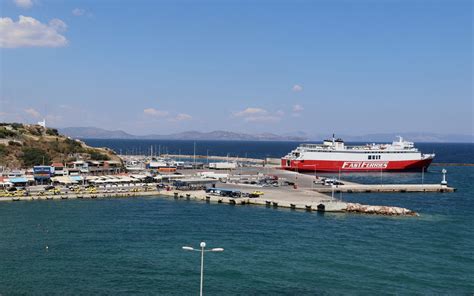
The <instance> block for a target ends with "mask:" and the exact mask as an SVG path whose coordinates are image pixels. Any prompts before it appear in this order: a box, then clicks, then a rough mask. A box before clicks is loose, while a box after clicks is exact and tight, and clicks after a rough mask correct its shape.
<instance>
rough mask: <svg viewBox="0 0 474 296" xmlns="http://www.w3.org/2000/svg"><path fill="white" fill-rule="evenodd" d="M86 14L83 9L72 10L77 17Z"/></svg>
mask: <svg viewBox="0 0 474 296" xmlns="http://www.w3.org/2000/svg"><path fill="white" fill-rule="evenodd" d="M85 13H86V10H85V9H83V8H74V9H73V10H72V14H74V15H75V16H82V15H84V14H85Z"/></svg>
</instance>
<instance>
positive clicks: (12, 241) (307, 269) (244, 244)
mask: <svg viewBox="0 0 474 296" xmlns="http://www.w3.org/2000/svg"><path fill="white" fill-rule="evenodd" d="M440 169H441V168H440V167H433V168H432V169H430V171H428V172H426V173H425V174H424V176H423V177H424V180H425V181H426V182H430V183H433V182H439V181H440V178H441V174H440V172H439V170H440ZM447 169H448V181H449V183H450V185H451V186H454V187H456V188H457V189H458V190H457V191H456V192H454V193H404V194H374V193H372V194H369V193H364V194H344V195H342V196H338V197H340V198H342V199H343V200H346V201H354V202H361V203H367V204H378V205H395V206H402V207H406V208H410V209H413V210H415V211H417V212H419V213H420V216H419V217H384V216H369V215H358V214H327V213H326V214H317V213H308V212H303V211H292V210H289V209H273V208H265V207H257V206H230V205H221V204H208V203H204V202H197V201H185V200H174V199H168V198H165V197H138V198H128V199H118V198H108V199H95V200H55V201H51V200H44V201H29V202H1V203H0V294H1V295H25V294H34V295H70V294H77V295H91V294H101V295H120V294H154V295H197V294H198V293H199V272H200V257H199V253H197V252H189V251H183V250H182V249H181V247H182V246H184V245H191V246H194V247H197V246H198V244H199V242H200V241H206V242H207V244H208V246H209V247H223V248H224V249H225V251H224V252H222V253H207V254H206V255H205V282H204V286H205V290H204V292H205V294H207V295H321V294H322V295H334V294H336V295H341V294H358V295H366V294H377V295H381V294H426V295H433V294H438V295H440V294H443V295H444V294H452V295H470V294H472V293H473V292H474V281H473V274H474V252H473V249H474V248H473V246H474V234H473V224H474V223H473V221H474V215H473V208H474V185H473V180H474V168H473V167H448V168H447ZM345 178H355V179H357V180H359V181H367V182H369V181H372V182H377V181H374V180H375V179H378V178H379V176H378V175H377V174H375V175H371V174H366V175H360V174H354V175H346V176H345ZM420 178H421V174H420V173H410V174H386V175H384V176H383V180H382V182H389V181H390V182H397V181H398V182H401V181H403V182H418V181H419V180H420Z"/></svg>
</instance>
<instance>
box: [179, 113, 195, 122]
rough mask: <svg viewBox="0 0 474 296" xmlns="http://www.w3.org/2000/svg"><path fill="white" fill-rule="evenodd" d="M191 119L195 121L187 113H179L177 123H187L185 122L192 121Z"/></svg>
mask: <svg viewBox="0 0 474 296" xmlns="http://www.w3.org/2000/svg"><path fill="white" fill-rule="evenodd" d="M191 119H193V117H192V116H191V115H189V114H186V113H179V114H178V115H176V117H175V120H176V121H185V120H191Z"/></svg>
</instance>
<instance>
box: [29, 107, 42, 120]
mask: <svg viewBox="0 0 474 296" xmlns="http://www.w3.org/2000/svg"><path fill="white" fill-rule="evenodd" d="M25 113H26V114H28V115H30V116H32V117H34V118H40V117H41V114H40V113H39V112H38V111H36V110H35V109H33V108H28V109H25Z"/></svg>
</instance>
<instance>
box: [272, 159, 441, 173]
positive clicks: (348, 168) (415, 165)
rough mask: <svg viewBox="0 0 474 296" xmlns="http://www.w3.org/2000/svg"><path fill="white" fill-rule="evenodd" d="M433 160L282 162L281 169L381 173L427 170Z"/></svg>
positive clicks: (285, 160) (284, 160) (283, 160)
mask: <svg viewBox="0 0 474 296" xmlns="http://www.w3.org/2000/svg"><path fill="white" fill-rule="evenodd" d="M432 161H433V158H426V159H421V160H390V161H382V160H377V161H353V160H308V159H305V160H287V159H282V160H281V168H282V169H286V170H294V171H299V172H314V171H318V172H339V171H341V172H370V171H374V172H380V171H421V170H422V169H423V168H424V169H425V170H426V169H427V168H428V167H429V166H430V164H431V162H432Z"/></svg>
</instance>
